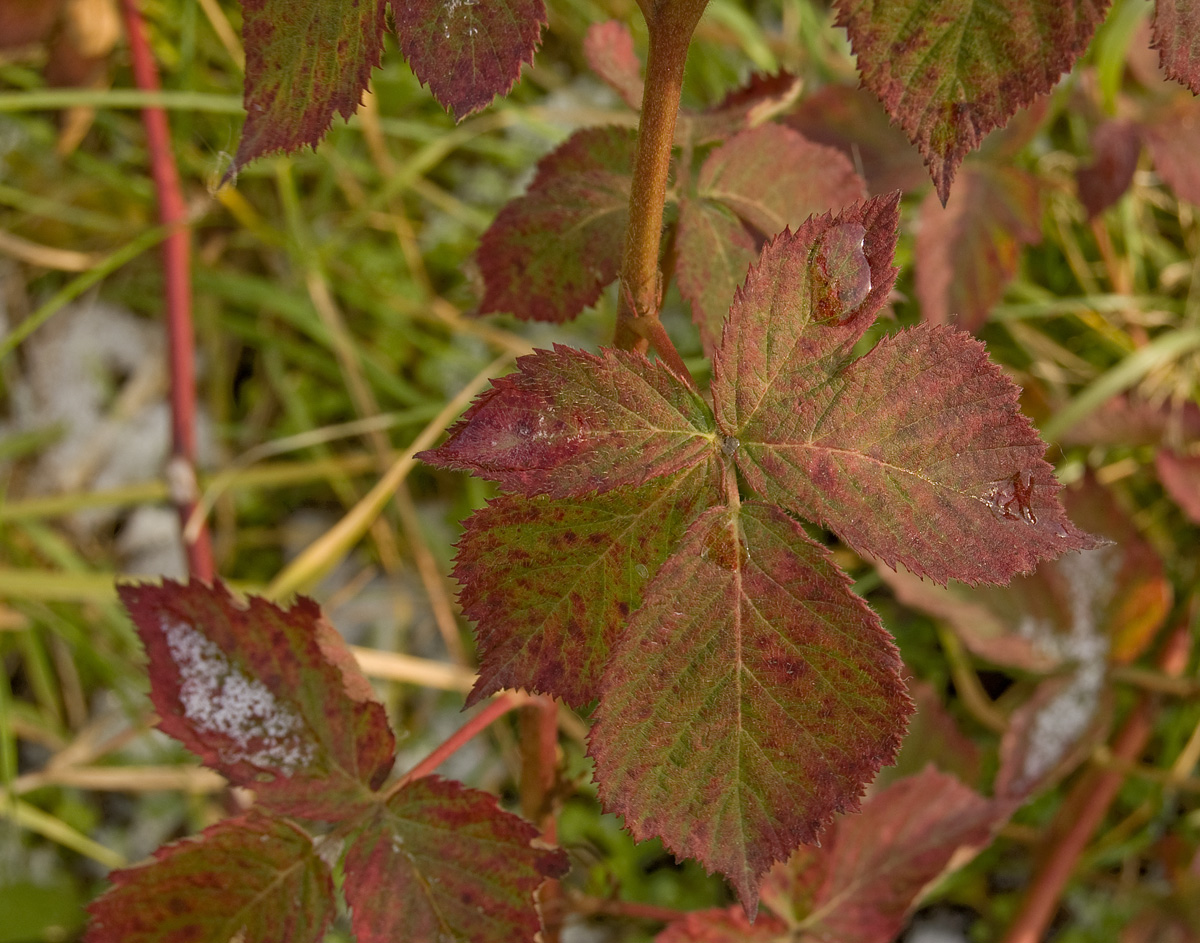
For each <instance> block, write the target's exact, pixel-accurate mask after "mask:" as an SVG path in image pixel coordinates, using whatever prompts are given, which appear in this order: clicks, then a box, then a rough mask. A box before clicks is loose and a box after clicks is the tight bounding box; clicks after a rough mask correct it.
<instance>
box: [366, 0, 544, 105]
mask: <svg viewBox="0 0 1200 943" xmlns="http://www.w3.org/2000/svg"><path fill="white" fill-rule="evenodd" d="M388 2H389V4H390V5H391V8H392V12H393V14H394V16H395V18H396V32H397V34H399V36H400V48H401V50H402V51H403V52H404V55H405V57H406V58H407V59H408V63H409V65H410V66H412V70H413V72H415V73H416V76H417V78H418V79H420V80H421V82H422V83H423V84H425V85H428V86H429V91H431V92H432V93H433V97H434V98H436V99H437V100H438V101H439V102H441V104H442V105H443V106H444V107H445V108H447V109H453V111H454V113H455V115H456V116H457V117H458V118H459V119H462V118H465V117H466V116H467V115H470V114H473V113H474V112H476V111H479V110H481V109H483V108H486V107H487V106H488V105H489V104H490V103H491V101H492V99H493V98H495V97H496V96H497V95H507V94H508V93H509V91H510V90H511V89H512V87H513V85H515V84H516V82H517V79H519V78H520V77H521V66H522V65H524V64H525V63H527V62H528V63H530V64H532V63H533V54H534V51H535V50H536V49H537V46H538V42H539V41H540V39H541V35H542V27H543V26H545V25H546V22H547V21H546V5H545V4H544V3H543V2H542V0H484V2H481V0H388Z"/></svg>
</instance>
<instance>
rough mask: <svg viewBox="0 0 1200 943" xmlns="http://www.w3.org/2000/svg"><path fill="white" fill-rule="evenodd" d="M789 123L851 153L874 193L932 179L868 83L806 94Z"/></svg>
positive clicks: (820, 141)
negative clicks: (867, 87)
mask: <svg viewBox="0 0 1200 943" xmlns="http://www.w3.org/2000/svg"><path fill="white" fill-rule="evenodd" d="M784 123H785V124H786V125H788V126H789V127H792V128H795V129H796V130H797V131H799V132H800V133H801V134H803V135H804V136H805V137H806V138H808V139H809V140H810V141H815V142H816V143H817V144H827V145H829V146H830V147H836V148H837V149H838V150H839V151H841V152H842V153H843V154H845V155H846V157H848V158H850V160H851V161H852V162H853V163H854V166H855V167H856V168H858V170H859V172H860V173H861V174H862V175H863V177H865V178H866V181H867V188H868V190H869V191H870V193H871V195H872V196H875V195H878V194H882V193H891V192H892V191H893V190H904V191H908V190H915V189H917V188H918V187H920V186H921V185H922V184H923V183H925V181H926V179H927V175H926V173H925V168H924V167H922V166H921V158H920V157H919V156H918V155H917V152H916V151H915V150H913V148H912V145H910V144H909V143H908V138H906V137H905V136H904V132H902V131H900V130H899V129H898V128H897V127H896V126H895V125H893V124H892V123H891V122H890V121H889V120H888V116H887V112H886V111H884V110H883V108H882V107H880V104H879V101H878V99H876V98H875V96H873V95H871V94H870V93H869V92H866V91H864V90H862V89H859V88H852V87H851V86H849V85H827V86H825V88H823V89H821V90H820V91H819V92H817V93H816V94H815V95H809V96H807V97H806V98H804V99H803V100H802V101H801V102H800V104H799V105H798V106H797V107H796V110H795V111H793V112H792V113H791V114H790V115H788V116H787V118H785V119H784Z"/></svg>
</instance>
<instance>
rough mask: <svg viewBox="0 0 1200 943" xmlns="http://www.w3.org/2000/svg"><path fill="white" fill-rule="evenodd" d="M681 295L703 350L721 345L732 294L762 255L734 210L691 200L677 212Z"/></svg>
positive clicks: (678, 274)
mask: <svg viewBox="0 0 1200 943" xmlns="http://www.w3.org/2000/svg"><path fill="white" fill-rule="evenodd" d="M675 245H676V250H677V254H678V259H677V261H676V263H675V265H676V269H675V271H676V278H677V279H678V282H679V293H680V294H681V295H683V297H684V298H685V299H686V300H687V302H688V303H689V304H690V305H691V306H692V320H693V321H695V322H696V326H697V327H698V328H699V329H700V341H701V343H702V344H703V345H704V351H705V353H707V354H708V355H709V356H712V354H713V352H714V351H716V349H717V347H718V345H719V344H720V342H721V330H722V328H723V327H724V324H725V318H726V316H727V315H728V314H729V304H730V302H731V301H733V293H734V291H736V290H737V288H738V286H739V285H741V284H742V282H744V281H745V280H746V272H747V271H748V270H749V268H750V266H751V264H752V263H753V262H754V260H755V258H756V257H757V255H758V251H757V250H758V247H757V245H756V240H755V238H754V236H753V235H752V234H751V233H750V232H749V230H748V229H747V228H746V224H745V223H743V222H742V221H741V220H740V219H738V218H737V217H736V216H735V215H734V214H733V211H732V210H729V209H726V207H725V206H724V205H722V204H721V203H715V202H713V201H711V200H704V199H697V200H688V201H687V202H685V203H684V204H683V206H682V207H681V208H680V210H679V233H678V236H677V238H676V242H675Z"/></svg>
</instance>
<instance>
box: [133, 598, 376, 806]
mask: <svg viewBox="0 0 1200 943" xmlns="http://www.w3.org/2000/svg"><path fill="white" fill-rule="evenodd" d="M118 591H119V593H120V595H121V599H122V601H123V602H124V603H125V606H126V608H127V609H128V610H129V613H130V615H131V617H132V618H133V622H134V625H135V627H136V628H137V631H138V634H139V635H140V636H141V639H142V643H143V644H144V645H145V646H146V653H147V655H148V656H149V659H150V684H151V689H150V698H151V700H152V701H153V702H154V706H155V709H156V710H157V711H158V715H159V721H158V726H159V729H161V730H162V731H163V732H164V733H167V734H169V735H170V736H172V737H174V738H175V739H177V740H179V741H180V742H181V743H183V745H184V746H186V747H187V748H188V749H189V750H191V751H192V752H194V753H196V754H197V755H198V756H199V757H200V759H201V760H202V761H203V762H204V763H205V765H207V766H209V767H211V768H212V769H215V770H217V771H218V772H219V773H221V774H223V775H224V776H226V777H228V778H229V779H230V780H231V781H232V782H234V783H237V784H239V785H242V786H247V787H249V788H251V789H254V790H256V791H257V792H258V793H259V797H260V800H261V801H262V802H263V803H264V804H265V805H267V806H269V807H271V808H272V809H275V810H278V811H281V812H283V813H284V814H288V815H296V816H301V817H305V818H318V819H320V818H323V819H329V820H338V819H341V818H343V817H345V816H346V815H347V814H348V812H349V810H352V809H353V808H354V807H355V806H356V805H360V804H361V803H363V802H364V801H368V800H369V798H370V796H369V791H370V790H372V789H375V788H377V787H378V786H379V785H380V783H382V781H383V779H384V778H385V777H386V776H387V774H388V773H389V772H390V771H391V768H392V763H393V758H394V753H395V741H394V738H393V736H392V732H391V729H390V728H389V727H388V723H387V715H386V714H385V712H384V709H383V705H382V704H380V703H379V702H378V701H377V700H375V697H374V694H373V692H372V690H371V686H370V684H369V683H368V682H367V679H366V678H365V677H364V676H363V675H362V673H361V672H360V671H359V668H358V665H357V663H356V662H355V661H354V658H353V656H352V655H351V654H350V651H349V649H348V648H347V647H346V644H345V642H344V641H343V640H342V637H341V636H340V635H338V633H337V631H336V630H335V629H334V628H333V627H332V626H330V625H329V623H328V622H326V621H325V619H324V617H323V616H322V615H321V612H320V609H319V608H318V607H317V604H316V603H314V602H313V601H312V600H311V599H306V598H304V597H301V598H300V599H298V600H297V601H296V603H295V604H294V605H293V606H292V608H290V609H280V608H279V607H277V606H275V605H273V604H271V603H269V602H267V601H266V600H265V599H260V598H257V597H251V598H250V599H249V601H248V603H247V604H246V605H244V606H243V605H240V604H238V602H237V601H236V600H234V598H233V597H232V596H231V595H230V594H229V591H228V590H227V589H225V587H224V586H223V585H222V584H220V583H217V585H216V586H213V587H210V586H208V585H206V584H204V583H200V582H195V581H194V582H192V583H189V584H179V583H175V582H172V581H170V580H168V581H166V582H164V583H163V585H162V586H153V585H150V584H141V585H123V586H120V587H118Z"/></svg>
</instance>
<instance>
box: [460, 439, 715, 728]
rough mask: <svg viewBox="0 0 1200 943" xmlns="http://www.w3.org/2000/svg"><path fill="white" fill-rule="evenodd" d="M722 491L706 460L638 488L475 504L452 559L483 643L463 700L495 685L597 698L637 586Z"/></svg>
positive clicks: (571, 700) (572, 700)
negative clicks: (475, 676) (471, 684)
mask: <svg viewBox="0 0 1200 943" xmlns="http://www.w3.org/2000/svg"><path fill="white" fill-rule="evenodd" d="M720 498H721V493H720V490H719V487H718V481H717V479H716V476H715V474H714V472H713V469H712V463H711V462H705V463H704V464H702V465H697V466H696V467H694V468H692V469H689V470H688V471H684V472H679V473H677V474H675V475H673V476H671V477H668V478H659V479H655V480H654V481H653V482H651V483H650V484H647V485H643V486H642V487H640V488H621V489H617V490H614V491H609V492H607V493H606V494H603V495H599V496H596V497H583V498H574V499H571V500H570V501H563V500H552V499H546V498H544V497H543V498H524V497H522V496H520V495H513V494H505V495H501V496H500V497H499V498H496V499H495V500H494V501H492V502H491V503H489V504H488V506H487V507H485V508H483V509H481V510H479V511H476V512H475V514H473V515H472V516H471V517H470V518H468V520H467V522H466V533H465V534H464V535H463V538H462V540H461V541H460V542H459V545H458V557H457V559H456V561H455V567H454V575H455V578H456V579H457V580H458V581H459V583H461V584H462V587H463V589H462V592H461V594H460V596H459V599H460V601H461V602H462V607H463V611H464V612H465V613H466V614H467V615H468V616H469V617H470V618H471V619H473V620H475V621H476V623H477V626H476V630H475V631H476V637H477V638H478V640H479V648H480V652H481V654H480V664H479V680H478V682H476V684H475V687H474V689H473V690H472V691H471V695H470V697H468V698H467V706H468V707H469V706H471V705H472V704H474V703H475V702H477V701H479V700H480V699H482V698H484V697H487V696H488V695H489V694H493V693H495V692H496V691H499V690H501V689H502V688H524V689H525V690H527V691H530V692H536V693H541V694H552V695H555V696H557V697H561V698H562V699H563V700H564V701H566V702H567V703H568V704H572V705H575V706H579V705H582V704H586V703H587V702H588V701H591V700H593V699H595V698H596V697H598V696H599V693H600V692H599V689H598V684H599V680H600V675H601V672H602V671H603V670H604V666H605V665H606V664H607V663H608V657H609V654H610V652H611V650H612V646H613V644H614V643H615V642H616V640H617V639H618V638H620V636H621V633H622V632H624V631H625V626H626V624H627V622H628V621H629V616H630V614H631V613H633V612H635V611H636V610H637V608H638V607H639V606H640V605H641V601H642V590H643V587H644V586H645V585H646V583H647V581H648V580H650V579H652V578H653V576H654V574H655V573H657V572H658V569H659V567H660V566H661V565H662V563H663V561H664V560H665V559H666V558H667V556H668V555H669V554H671V553H673V552H674V551H675V548H676V545H677V544H678V543H679V539H680V538H681V537H682V536H683V534H684V532H685V531H686V530H687V527H688V525H689V524H691V522H692V520H693V519H694V518H695V517H696V515H697V514H698V513H699V512H700V511H701V510H703V509H704V508H706V507H708V505H709V504H712V503H715V502H716V501H718V500H720ZM497 560H503V561H504V566H502V567H498V566H497V565H496V561H497Z"/></svg>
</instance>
